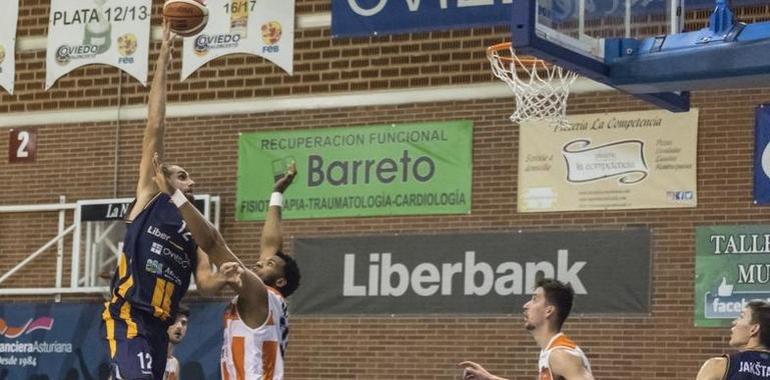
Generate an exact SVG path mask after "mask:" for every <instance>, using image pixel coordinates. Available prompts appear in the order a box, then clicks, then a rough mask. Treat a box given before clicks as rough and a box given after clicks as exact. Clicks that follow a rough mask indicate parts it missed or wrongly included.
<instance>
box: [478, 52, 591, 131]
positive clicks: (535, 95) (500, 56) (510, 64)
mask: <svg viewBox="0 0 770 380" xmlns="http://www.w3.org/2000/svg"><path fill="white" fill-rule="evenodd" d="M487 58H488V59H489V62H490V63H491V64H492V72H493V73H494V74H495V76H496V77H498V78H500V80H502V81H504V82H505V83H507V84H508V87H509V88H510V89H511V91H513V95H514V97H515V98H516V110H515V111H514V112H513V114H512V115H511V121H513V122H515V123H520V122H522V121H528V120H551V121H554V122H557V123H559V124H562V123H565V122H566V116H567V98H568V97H569V87H570V85H571V84H572V83H573V82H574V81H575V79H577V76H578V75H577V73H574V72H572V71H569V70H566V69H562V68H561V67H560V66H556V65H552V64H549V63H546V62H545V61H543V60H540V59H534V58H520V57H519V56H517V55H516V52H515V51H514V50H513V48H512V47H511V43H510V42H505V43H501V44H497V45H493V46H490V47H488V48H487Z"/></svg>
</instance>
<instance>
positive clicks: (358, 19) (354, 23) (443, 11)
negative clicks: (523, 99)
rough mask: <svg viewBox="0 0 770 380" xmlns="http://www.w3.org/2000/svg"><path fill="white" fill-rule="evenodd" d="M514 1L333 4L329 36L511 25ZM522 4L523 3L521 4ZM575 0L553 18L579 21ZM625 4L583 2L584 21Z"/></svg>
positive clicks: (642, 6)
mask: <svg viewBox="0 0 770 380" xmlns="http://www.w3.org/2000/svg"><path fill="white" fill-rule="evenodd" d="M511 1H512V0H333V1H332V37H334V38H337V37H353V36H377V35H385V34H396V33H409V32H419V31H431V30H448V29H463V28H471V27H476V26H494V25H510V24H511V19H512V14H511V12H512V8H511ZM522 1H523V0H522ZM765 2H766V0H733V1H732V2H731V5H732V7H733V8H736V7H740V6H752V5H763V4H764V3H765ZM577 3H578V2H577V1H575V0H570V1H555V2H552V3H549V4H551V6H552V7H553V8H552V9H551V12H552V14H551V17H552V18H554V19H557V20H568V19H571V18H573V17H577V11H578V7H577ZM630 5H631V12H632V15H633V16H636V17H638V16H640V15H641V14H650V15H655V14H661V13H662V14H664V15H665V14H667V13H668V12H669V6H668V5H667V1H666V0H631V4H630ZM715 6H716V0H687V2H686V3H685V8H686V9H687V10H688V11H691V10H708V9H713V8H714V7H715ZM625 9H626V3H625V0H587V1H586V18H587V19H589V20H590V19H601V18H606V17H613V16H616V17H622V16H623V14H624V13H625Z"/></svg>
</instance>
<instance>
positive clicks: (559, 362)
mask: <svg viewBox="0 0 770 380" xmlns="http://www.w3.org/2000/svg"><path fill="white" fill-rule="evenodd" d="M548 364H549V366H550V368H551V372H552V373H553V374H554V375H555V376H561V377H563V378H564V379H566V380H594V377H593V375H592V374H591V372H590V371H589V370H588V368H586V367H585V366H584V365H583V360H581V358H580V357H579V356H577V355H573V354H571V353H570V352H569V351H567V350H564V349H558V348H557V349H554V350H553V351H551V355H550V357H549V360H548Z"/></svg>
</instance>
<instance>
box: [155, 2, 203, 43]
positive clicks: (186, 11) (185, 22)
mask: <svg viewBox="0 0 770 380" xmlns="http://www.w3.org/2000/svg"><path fill="white" fill-rule="evenodd" d="M163 18H165V19H166V22H168V24H169V27H170V28H171V31H172V32H174V33H176V34H178V35H180V36H182V37H190V36H194V35H196V34H198V33H200V31H201V30H203V28H205V27H206V24H207V23H208V21H209V10H208V8H206V4H205V2H204V0H166V2H165V3H164V4H163Z"/></svg>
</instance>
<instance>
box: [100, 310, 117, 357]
mask: <svg viewBox="0 0 770 380" xmlns="http://www.w3.org/2000/svg"><path fill="white" fill-rule="evenodd" d="M102 319H103V320H104V325H105V327H106V328H107V343H108V344H109V346H110V358H115V350H116V346H115V321H114V320H113V319H112V316H111V315H110V304H109V302H107V303H105V304H104V312H103V313H102Z"/></svg>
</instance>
